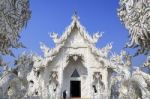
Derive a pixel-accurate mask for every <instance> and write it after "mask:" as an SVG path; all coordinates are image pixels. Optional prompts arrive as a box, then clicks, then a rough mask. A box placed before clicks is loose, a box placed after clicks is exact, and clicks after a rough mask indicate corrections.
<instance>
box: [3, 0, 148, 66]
mask: <svg viewBox="0 0 150 99" xmlns="http://www.w3.org/2000/svg"><path fill="white" fill-rule="evenodd" d="M118 7H119V0H30V8H31V11H32V15H31V19H30V20H29V22H28V25H27V27H26V28H25V29H24V30H23V31H22V33H21V41H22V42H23V44H24V45H25V46H26V47H27V48H26V49H14V50H13V52H14V53H15V55H16V57H17V56H18V54H19V53H21V52H23V51H33V52H36V53H37V54H39V55H42V52H41V50H40V44H39V42H44V43H45V44H46V45H47V46H49V47H54V43H53V41H52V40H51V38H50V37H49V35H48V33H50V32H57V33H58V34H59V36H61V34H62V33H63V32H64V30H65V28H66V27H67V26H68V25H69V24H70V22H71V16H72V15H73V12H74V10H76V11H77V13H78V16H79V17H80V22H81V24H82V25H83V26H85V27H86V29H87V31H88V32H89V33H90V35H92V34H93V33H95V32H97V31H100V32H104V34H103V37H102V38H101V39H100V40H99V41H98V43H97V45H96V46H97V47H98V48H100V47H103V46H105V45H106V44H107V43H110V42H113V49H112V51H114V52H116V53H119V52H120V51H121V50H122V48H123V47H124V46H125V43H126V42H127V41H128V31H127V30H126V29H125V27H124V26H123V25H122V24H121V22H120V20H119V17H118V16H117V8H118ZM125 50H126V51H128V52H130V54H132V55H133V54H134V52H135V49H125ZM11 59H13V58H12V57H6V60H11ZM143 61H145V57H144V56H143V55H140V56H138V57H135V58H134V59H133V65H136V66H139V65H141V64H142V63H143Z"/></svg>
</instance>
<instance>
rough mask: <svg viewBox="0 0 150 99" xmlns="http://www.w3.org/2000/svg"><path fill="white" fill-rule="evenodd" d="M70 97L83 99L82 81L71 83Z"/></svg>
mask: <svg viewBox="0 0 150 99" xmlns="http://www.w3.org/2000/svg"><path fill="white" fill-rule="evenodd" d="M70 96H71V97H81V81H70Z"/></svg>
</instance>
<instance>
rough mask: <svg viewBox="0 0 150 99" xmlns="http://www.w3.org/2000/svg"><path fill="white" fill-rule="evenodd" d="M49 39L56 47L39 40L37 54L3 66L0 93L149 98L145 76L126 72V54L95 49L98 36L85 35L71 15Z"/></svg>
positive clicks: (53, 98)
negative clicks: (39, 53) (61, 30)
mask: <svg viewBox="0 0 150 99" xmlns="http://www.w3.org/2000/svg"><path fill="white" fill-rule="evenodd" d="M50 37H52V39H53V41H54V42H55V44H56V46H55V47H54V48H53V49H51V48H49V47H47V46H46V45H45V44H43V43H41V46H40V47H41V49H42V51H43V53H44V55H43V57H41V56H37V55H27V56H26V55H23V56H22V57H20V58H19V60H18V61H17V62H16V70H17V71H16V70H13V71H11V70H7V69H6V71H5V72H4V73H3V76H2V77H1V78H0V96H1V97H4V98H10V99H20V98H23V99H62V97H63V96H64V95H65V94H66V96H67V98H74V97H78V98H83V99H140V98H142V99H149V96H150V92H149V89H148V88H149V87H148V86H149V84H150V83H149V82H150V76H149V75H148V74H146V73H144V72H142V71H140V70H139V69H137V71H134V72H133V73H132V72H131V71H130V66H131V65H132V64H131V56H130V55H129V54H127V53H126V52H125V51H121V53H120V54H119V55H117V54H115V53H113V54H112V52H111V54H110V50H111V48H112V45H111V43H110V44H107V45H106V46H105V47H103V48H99V49H98V48H96V47H95V44H96V43H97V41H98V39H99V38H100V37H102V34H101V33H95V34H94V35H93V36H92V37H91V36H90V35H89V34H88V32H87V31H86V30H85V28H84V27H83V26H82V25H81V24H80V22H79V17H78V16H77V15H76V14H74V15H73V17H72V22H71V24H70V25H69V26H68V27H67V29H66V31H65V32H64V33H63V34H62V36H61V37H58V34H57V33H51V34H50ZM29 60H30V61H29ZM15 71H16V72H17V73H16V72H15ZM131 73H132V75H131ZM139 78H140V80H139ZM141 81H142V82H141ZM147 81H148V82H147ZM16 85H17V86H16ZM139 93H140V94H139Z"/></svg>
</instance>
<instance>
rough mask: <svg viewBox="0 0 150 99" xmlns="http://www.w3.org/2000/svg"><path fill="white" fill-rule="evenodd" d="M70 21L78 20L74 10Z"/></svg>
mask: <svg viewBox="0 0 150 99" xmlns="http://www.w3.org/2000/svg"><path fill="white" fill-rule="evenodd" d="M72 19H73V20H78V19H79V17H78V15H77V11H76V10H74V14H73V16H72Z"/></svg>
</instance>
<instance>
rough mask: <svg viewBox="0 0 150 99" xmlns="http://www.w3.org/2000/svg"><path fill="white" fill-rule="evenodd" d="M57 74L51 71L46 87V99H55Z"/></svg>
mask: <svg viewBox="0 0 150 99" xmlns="http://www.w3.org/2000/svg"><path fill="white" fill-rule="evenodd" d="M58 84H59V83H58V73H57V72H56V71H52V72H51V73H50V77H49V83H48V85H47V87H48V92H49V93H48V97H49V98H50V99H57V94H58Z"/></svg>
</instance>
